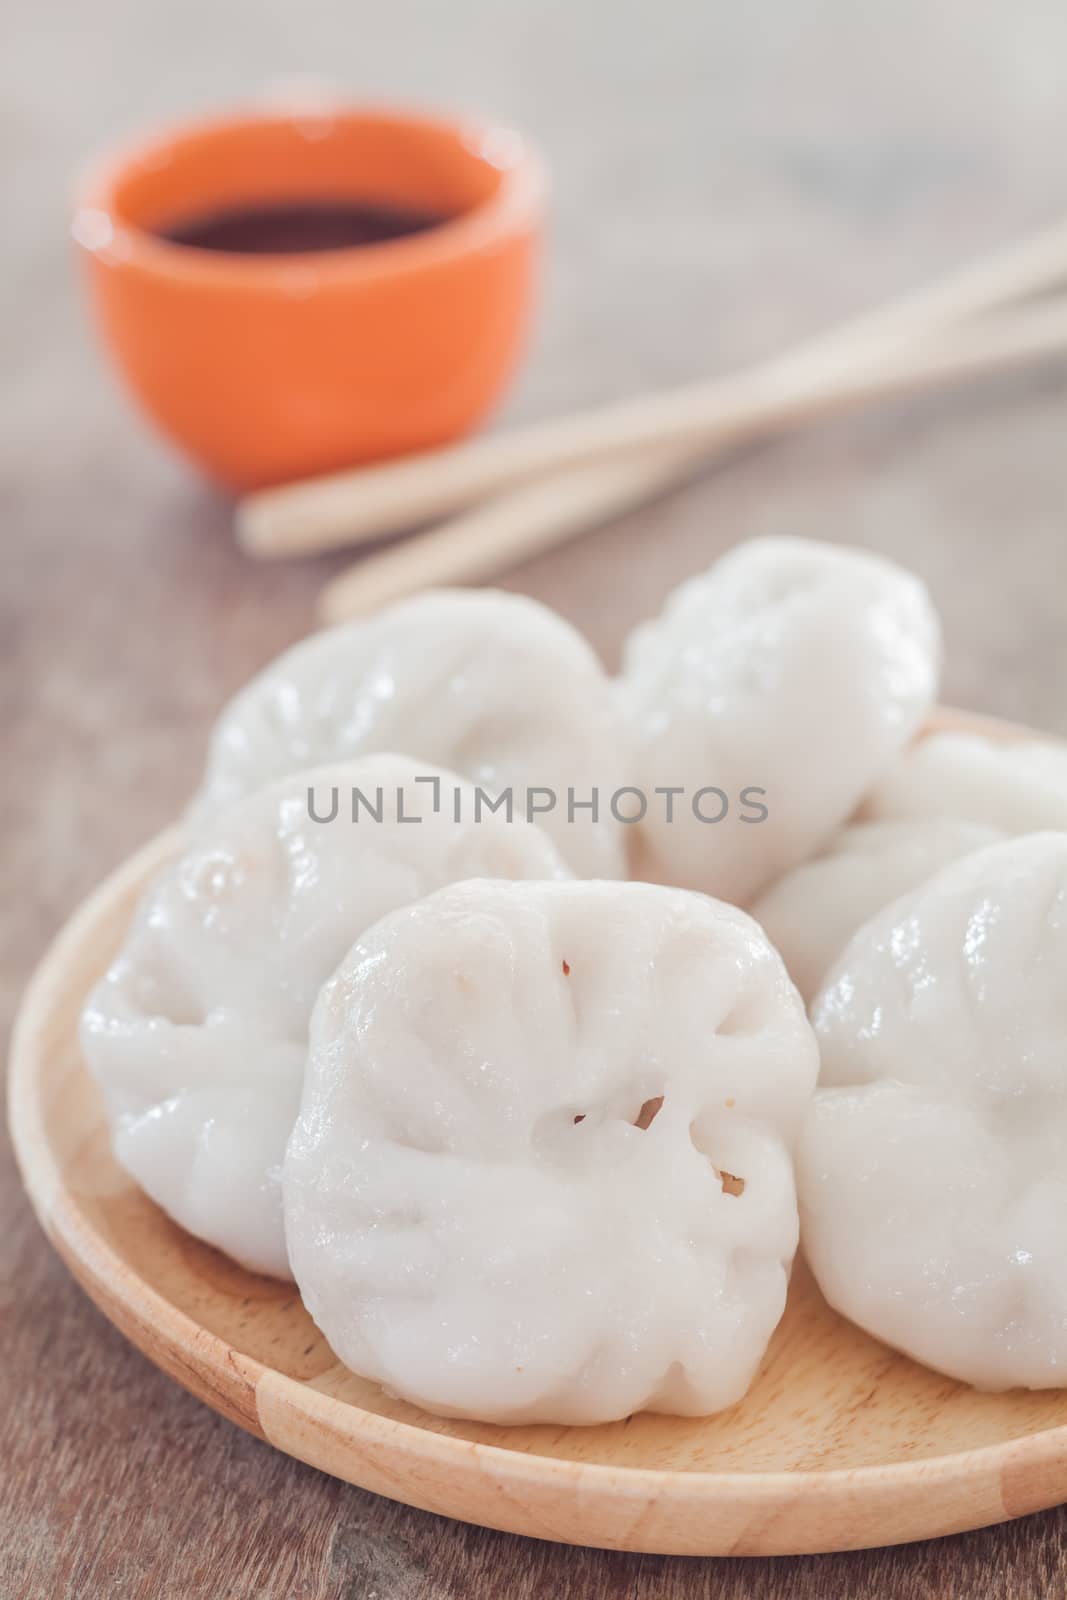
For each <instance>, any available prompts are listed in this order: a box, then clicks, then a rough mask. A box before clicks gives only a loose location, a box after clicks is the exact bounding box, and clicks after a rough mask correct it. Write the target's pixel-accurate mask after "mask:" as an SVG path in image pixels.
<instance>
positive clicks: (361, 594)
mask: <svg viewBox="0 0 1067 1600" xmlns="http://www.w3.org/2000/svg"><path fill="white" fill-rule="evenodd" d="M1057 355H1058V356H1062V355H1067V305H1063V304H1058V303H1054V304H1051V305H1047V306H1046V305H1042V306H1037V307H1034V308H1032V309H1025V310H1018V311H1015V312H1011V313H1007V312H1005V313H1003V314H1002V315H1001V316H999V317H996V318H991V319H989V320H988V321H987V322H985V323H980V324H978V325H976V326H975V327H973V328H967V329H960V330H957V331H956V332H954V333H951V334H946V335H939V336H935V337H934V338H933V339H932V340H931V341H929V342H928V343H926V344H923V345H918V346H914V345H903V346H898V347H896V348H895V349H892V350H890V351H888V352H886V353H885V354H884V355H883V356H882V357H881V359H880V360H879V361H878V362H877V363H876V362H873V361H871V360H870V359H867V358H864V359H861V360H859V361H854V362H853V363H852V364H845V365H842V366H840V367H828V368H826V369H825V370H824V371H822V372H818V371H809V372H808V374H807V382H806V386H805V384H804V383H803V382H801V381H799V380H798V379H797V378H794V381H793V382H792V383H783V384H782V385H781V386H780V387H778V388H777V389H776V388H774V387H773V386H769V387H768V388H766V389H765V390H763V391H762V392H761V391H759V390H758V389H757V390H753V391H751V392H750V394H749V395H747V396H746V397H745V399H744V402H743V403H738V404H736V405H735V406H733V407H732V408H731V409H730V410H729V412H728V413H724V414H723V416H722V420H721V425H720V427H719V429H718V432H717V434H716V436H715V442H716V443H717V444H719V445H726V444H733V445H737V444H739V443H741V442H743V441H750V440H753V439H755V438H757V437H761V436H765V435H767V434H769V433H772V432H776V431H778V430H780V429H781V428H783V427H785V426H786V425H787V424H790V423H795V422H798V421H802V420H807V419H810V418H813V417H817V416H827V415H830V414H832V413H833V412H835V411H840V410H843V409H846V408H847V407H849V406H852V405H855V404H857V403H859V402H862V401H871V400H876V399H881V398H884V397H888V396H891V395H900V394H906V393H918V392H920V391H922V390H925V389H931V388H937V387H940V386H941V385H944V384H950V383H954V382H960V381H961V380H962V379H965V378H972V377H976V376H979V375H981V374H984V373H990V372H995V371H999V370H1001V369H1005V368H1008V367H1011V366H1013V365H1019V364H1021V363H1023V362H1030V361H1033V360H1035V359H1043V358H1050V357H1053V356H1057ZM707 448H708V436H707V435H704V436H703V439H702V443H701V448H700V451H699V452H698V453H697V454H694V452H693V450H692V449H691V448H689V449H688V450H686V451H683V452H681V453H679V452H678V451H677V449H676V450H675V452H674V453H673V454H670V453H666V454H664V453H661V454H659V455H649V454H647V453H646V454H643V455H641V454H639V455H638V456H637V457H636V458H635V459H634V460H632V461H622V462H620V461H616V460H615V459H614V458H611V459H610V460H607V461H603V462H600V463H598V464H597V465H595V466H592V467H584V468H580V469H575V470H572V471H570V472H567V473H560V474H559V475H557V476H555V477H551V478H548V479H538V480H536V481H534V482H533V483H529V484H526V485H525V486H523V487H521V488H518V489H513V490H512V491H511V492H510V493H509V494H506V495H501V496H500V497H498V498H497V499H496V500H494V501H490V502H488V503H487V504H486V505H484V506H478V507H475V508H474V509H473V510H472V511H470V512H468V513H467V514H466V515H464V516H460V517H457V518H454V519H453V520H451V521H450V522H446V523H445V524H443V525H442V526H440V527H438V528H436V529H433V530H431V531H430V532H429V533H425V534H421V535H417V536H416V537H415V538H413V539H408V540H404V541H402V542H400V543H399V544H397V545H396V546H394V547H393V548H391V549H388V550H386V551H384V552H383V553H382V554H380V555H377V556H371V557H369V558H367V559H365V560H363V561H360V562H357V563H356V564H355V565H354V566H352V567H350V568H349V569H347V570H346V571H345V572H343V573H342V574H341V575H340V576H339V577H337V578H334V579H333V581H332V582H330V583H328V584H327V585H326V587H325V588H324V590H323V592H322V595H321V597H320V602H319V612H320V615H321V617H322V618H323V620H324V621H327V622H339V621H342V620H344V619H345V618H347V617H352V616H357V615H362V614H364V613H366V612H368V611H373V610H375V609H376V608H377V607H379V606H381V605H384V604H386V603H388V602H389V601H391V600H396V599H398V598H400V597H401V596H402V595H405V594H408V593H410V592H411V591H412V590H414V589H417V588H425V587H428V586H433V585H442V584H464V583H477V582H480V581H483V580H484V579H486V578H489V577H492V576H493V575H494V574H495V573H497V572H500V571H502V570H504V569H505V568H506V567H508V566H513V565H517V564H518V563H519V562H520V561H523V560H526V559H528V558H529V557H530V556H532V555H535V554H538V553H539V552H541V551H543V550H546V549H549V548H551V547H552V546H554V545H557V544H560V543H563V542H564V541H565V540H566V539H568V538H571V537H573V536H575V535H576V534H578V533H580V532H583V531H584V530H585V529H586V528H588V527H591V526H594V525H596V524H597V523H599V522H602V521H604V520H605V519H606V518H608V517H610V516H613V515H617V514H619V513H621V512H623V511H625V510H629V509H631V508H632V507H633V506H634V505H636V504H639V503H640V501H641V500H643V499H647V498H650V497H651V496H652V495H654V494H657V493H660V492H662V491H664V490H665V489H667V488H668V487H669V486H670V485H671V484H672V483H673V482H675V481H676V480H677V478H678V477H679V475H680V474H681V473H683V472H684V471H685V470H686V469H687V468H688V469H692V468H693V467H695V465H696V464H697V461H698V459H700V458H702V457H703V456H704V455H706V453H707Z"/></svg>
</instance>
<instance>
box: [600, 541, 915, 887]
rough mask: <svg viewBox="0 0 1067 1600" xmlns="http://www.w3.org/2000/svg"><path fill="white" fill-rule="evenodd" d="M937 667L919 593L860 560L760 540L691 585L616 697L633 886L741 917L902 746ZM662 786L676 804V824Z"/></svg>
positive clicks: (835, 824)
mask: <svg viewBox="0 0 1067 1600" xmlns="http://www.w3.org/2000/svg"><path fill="white" fill-rule="evenodd" d="M940 653H941V644H940V628H939V625H938V621H937V617H936V615H935V613H934V610H933V607H932V605H931V602H930V598H929V595H928V594H927V591H926V589H925V587H924V586H923V584H922V583H921V582H920V581H919V580H918V579H917V578H915V577H912V576H911V574H909V573H906V572H904V571H902V570H901V569H900V568H899V567H896V566H894V565H893V564H892V563H891V562H888V561H883V560H881V559H880V558H879V557H877V556H873V555H868V554H866V553H865V552H863V551H859V550H844V549H840V548H837V547H835V546H831V545H821V544H815V543H810V542H808V541H806V540H800V539H757V540H753V541H751V542H750V543H748V544H743V545H740V546H738V547H737V548H736V549H734V550H732V551H730V552H729V553H728V554H727V555H726V556H724V557H723V558H722V560H720V561H718V562H716V563H715V565H714V566H713V567H712V568H711V569H710V570H709V571H708V572H707V573H705V574H704V575H703V576H702V577H698V578H693V579H691V580H690V581H689V582H688V583H685V584H683V585H682V587H681V588H680V589H677V590H675V592H674V594H673V595H671V597H670V598H669V599H668V601H667V604H666V607H665V608H664V611H663V613H662V615H661V616H660V617H659V618H657V619H656V620H655V621H653V622H647V623H645V624H644V625H643V626H642V627H640V628H638V629H637V630H636V631H635V632H634V633H633V634H632V635H631V637H630V639H629V641H628V644H627V647H626V651H625V659H624V666H623V672H622V677H621V681H620V689H619V693H620V699H621V703H622V706H623V708H624V714H625V716H626V719H627V723H628V725H629V727H630V730H631V737H632V739H633V741H634V742H635V743H636V761H635V764H634V773H635V775H634V777H633V780H632V781H633V783H634V784H635V785H637V786H638V787H639V788H641V789H642V790H643V791H644V793H645V795H646V796H647V797H648V800H649V805H648V811H647V814H646V816H645V818H644V820H643V821H642V822H641V823H640V824H639V826H638V827H637V829H636V834H637V843H638V850H637V855H636V862H635V866H636V872H637V874H638V875H640V876H644V877H651V878H655V879H657V880H659V881H662V882H669V883H677V884H684V885H688V886H690V887H693V888H699V889H703V890H705V891H706V892H707V893H709V894H715V895H720V896H721V897H722V898H723V899H726V900H732V901H735V902H737V903H739V904H748V903H749V902H750V901H751V900H752V899H753V898H754V897H755V896H756V895H757V894H758V893H759V892H760V890H761V889H763V888H764V887H766V885H768V884H769V883H772V882H773V881H774V880H775V879H776V878H779V877H781V875H782V874H783V873H784V872H786V871H788V870H789V868H790V867H793V866H796V865H797V864H798V863H799V862H800V861H803V860H805V859H806V858H807V857H808V856H810V855H811V854H812V852H813V851H815V850H816V849H818V848H819V846H820V845H821V844H823V843H824V842H825V841H826V840H827V839H828V838H829V837H830V836H831V835H832V834H833V833H834V831H835V830H836V829H837V828H839V827H840V826H841V824H842V823H843V822H844V821H845V820H846V819H847V818H848V817H849V815H850V814H851V812H852V811H853V809H854V808H855V806H856V804H857V803H858V801H859V800H860V798H861V796H862V795H863V793H864V792H865V791H866V790H867V789H868V788H870V786H871V784H872V783H873V782H874V780H875V779H876V778H877V777H878V776H879V775H880V774H881V773H882V772H883V771H884V770H885V768H886V767H888V766H889V765H890V763H891V762H892V760H893V758H894V757H895V756H896V755H897V753H898V752H899V751H900V750H901V749H902V748H903V747H904V746H905V745H906V744H907V743H908V741H909V740H910V739H911V738H912V736H913V735H914V733H915V732H916V730H917V729H918V727H919V725H920V724H921V723H922V721H923V719H924V717H925V716H926V714H927V712H928V711H929V709H930V706H931V704H932V703H933V700H934V697H935V695H936V692H937V685H938V674H939V667H940ZM667 786H673V787H676V788H681V789H684V791H685V792H684V794H682V795H679V796H676V797H674V800H673V806H672V809H673V820H672V821H669V822H668V821H667V820H666V815H667V806H668V804H670V803H671V802H669V801H668V800H667V799H666V798H665V797H662V795H661V796H659V797H657V796H655V794H654V791H655V790H656V789H657V787H659V788H660V789H661V790H662V789H663V788H664V787H667ZM714 791H718V792H717V793H716V792H714ZM701 792H703V797H702V798H699V799H698V798H696V797H697V796H699V795H701ZM720 796H721V798H720ZM724 802H725V806H724ZM761 807H762V808H765V812H766V814H765V817H764V818H763V820H759V816H760V808H761ZM724 809H725V814H723V812H724ZM695 811H697V812H699V815H700V816H701V817H702V818H704V819H707V820H702V821H701V820H697V816H696V815H695V814H694V812H695ZM719 817H721V820H715V819H716V818H719Z"/></svg>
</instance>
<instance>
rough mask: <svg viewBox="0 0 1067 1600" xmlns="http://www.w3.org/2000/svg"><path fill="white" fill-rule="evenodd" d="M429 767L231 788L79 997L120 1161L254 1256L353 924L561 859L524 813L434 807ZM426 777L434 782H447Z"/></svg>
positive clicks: (277, 1226) (265, 1266) (264, 1257)
mask: <svg viewBox="0 0 1067 1600" xmlns="http://www.w3.org/2000/svg"><path fill="white" fill-rule="evenodd" d="M427 771H430V772H433V771H435V769H427V768H425V767H424V766H422V765H421V764H416V763H414V762H411V761H409V760H407V759H406V758H402V757H397V756H373V757H368V758H366V759H365V760H363V761H358V762H351V763H338V764H336V765H334V766H331V767H326V768H319V769H316V770H314V771H312V772H308V773H303V774H298V775H294V776H292V777H290V778H286V779H283V780H282V781H281V782H280V783H277V784H275V785H273V786H271V787H269V788H267V789H265V790H262V791H260V792H259V793H257V794H255V795H251V796H249V797H247V798H246V799H244V800H240V801H238V802H237V803H236V805H234V806H233V807H231V808H230V809H229V810H228V811H227V812H226V813H224V815H222V816H221V817H219V818H217V819H215V820H214V821H212V822H211V823H209V824H205V826H204V828H203V829H202V830H201V831H200V833H199V834H198V835H197V837H196V838H195V839H193V840H191V841H189V842H188V843H187V844H186V845H185V847H184V848H183V850H182V852H181V854H180V856H179V857H178V858H177V859H176V860H175V861H174V862H173V863H171V864H170V865H168V866H167V867H165V868H164V869H163V871H162V872H161V873H160V874H159V876H158V877H157V878H156V880H155V881H154V883H153V884H152V885H151V886H150V887H149V889H148V890H147V891H146V893H145V896H144V898H143V900H142V902H141V904H140V907H139V909H138V911H137V913H136V916H135V918H134V921H133V924H132V926H131V928H130V930H129V933H128V934H127V937H126V940H125V942H124V944H123V947H122V949H121V950H120V952H119V954H118V956H117V957H116V959H115V961H114V962H113V963H112V965H111V968H110V969H109V971H108V973H107V975H106V976H105V977H104V979H103V980H102V981H101V982H100V983H99V984H98V986H97V987H96V989H95V990H94V991H93V993H92V995H91V996H90V998H89V1000H88V1002H87V1005H86V1008H85V1011H84V1014H83V1019H82V1029H81V1038H82V1046H83V1049H84V1053H85V1057H86V1060H87V1062H88V1064H89V1066H90V1068H91V1070H92V1072H93V1074H94V1076H95V1077H96V1079H97V1081H98V1082H99V1084H100V1085H101V1087H102V1089H103V1091H104V1095H105V1098H106V1102H107V1109H108V1115H109V1119H110V1123H111V1132H112V1143H113V1148H114V1152H115V1155H116V1157H117V1159H118V1161H119V1162H120V1164H121V1165H122V1166H123V1167H125V1169H126V1170H127V1171H128V1172H129V1173H130V1174H131V1176H132V1177H133V1178H135V1179H136V1181H137V1182H138V1183H139V1184H140V1185H141V1187H142V1188H143V1189H144V1190H145V1191H146V1192H147V1193H148V1194H149V1195H150V1196H151V1197H152V1199H153V1200H155V1201H156V1202H157V1203H158V1204H159V1205H160V1206H162V1207H163V1209H164V1210H165V1211H167V1212H168V1213H169V1215H170V1216H171V1217H173V1218H174V1220H175V1221H176V1222H179V1223H181V1225H182V1226H183V1227H185V1228H187V1229H188V1230H189V1232H191V1233H194V1234H196V1235H197V1236H198V1237H199V1238H201V1239H206V1240H207V1241H208V1243H210V1244H213V1245H217V1246H218V1247H219V1249H221V1250H224V1251H226V1253H227V1254H228V1255H230V1256H233V1257H234V1259H235V1260H237V1261H239V1262H241V1263H242V1264H243V1265H245V1266H247V1267H250V1268H252V1269H253V1270H254V1271H257V1272H264V1273H271V1274H273V1275H274V1276H276V1277H288V1276H289V1275H290V1274H289V1264H288V1257H287V1255H286V1250H285V1237H284V1228H283V1223H282V1211H281V1188H280V1183H281V1165H282V1160H283V1157H284V1154H285V1142H286V1139H287V1138H288V1136H289V1132H290V1129H291V1128H292V1125H293V1121H294V1118H295V1116H296V1112H297V1108H298V1105H299V1100H300V1085H301V1080H302V1077H303V1070H304V1061H305V1057H306V1052H307V1028H308V1020H309V1018H310V1016H311V1010H312V1006H313V1004H314V1002H315V998H316V996H317V994H318V991H319V988H320V987H321V985H322V984H323V983H324V982H325V980H326V979H327V978H328V977H329V976H330V974H331V973H332V972H333V970H334V968H335V967H336V966H337V964H338V962H339V961H340V960H341V958H342V957H343V956H344V955H345V953H346V951H347V950H348V949H349V947H350V945H351V944H352V942H353V940H354V939H355V938H356V937H357V935H358V934H360V933H361V932H362V931H363V929H364V928H365V927H367V926H368V925H370V924H371V923H373V922H375V921H377V919H378V918H379V917H380V916H382V915H383V914H384V913H385V912H387V911H391V910H393V909H394V908H395V907H396V906H401V905H405V904H407V903H408V902H409V901H411V900H414V899H417V898H418V897H419V896H420V895H422V894H426V893H428V892H429V891H430V890H432V889H437V888H440V887H441V886H442V885H443V884H446V883H450V882H452V881H453V880H454V879H456V878H463V877H469V876H471V875H472V874H499V875H501V876H504V877H519V876H524V875H525V876H528V877H533V878H541V877H552V876H553V875H557V874H558V875H565V868H564V867H563V864H562V862H561V860H560V858H559V856H558V854H557V852H556V850H555V848H554V846H553V845H552V843H551V841H550V840H549V839H548V838H547V836H545V835H543V834H542V833H541V831H540V829H538V828H536V827H529V826H527V825H526V824H524V823H515V824H513V825H509V824H507V823H506V822H505V821H504V820H503V818H499V819H497V818H493V817H489V818H483V820H482V821H481V822H479V823H477V824H475V823H473V822H468V823H467V824H466V825H464V826H457V825H456V824H455V823H454V822H453V820H452V817H451V814H450V813H447V812H445V811H443V810H442V811H440V812H438V813H435V812H434V811H433V805H434V794H433V789H432V787H431V786H429V785H427V784H422V783H417V782H415V781H414V779H415V774H420V775H421V774H423V773H425V772H427ZM437 776H438V777H439V778H440V779H441V782H442V785H443V786H445V787H446V788H447V792H448V794H449V795H451V793H452V790H453V787H454V786H455V785H458V784H459V783H460V780H459V779H457V778H456V777H455V775H454V774H452V773H446V772H443V771H440V769H437ZM309 786H310V787H312V788H313V790H314V795H315V814H316V815H317V816H319V817H323V818H325V817H328V816H329V815H330V811H331V801H332V796H333V791H334V789H336V790H337V793H338V802H339V805H338V814H337V817H336V818H335V819H334V820H333V821H329V822H327V821H321V822H314V821H312V820H311V817H310V813H309V805H308V788H309ZM353 786H356V787H358V788H359V789H360V791H361V793H363V794H364V795H365V796H366V797H367V798H368V800H369V801H370V802H371V804H375V803H376V801H377V790H378V788H379V787H381V790H382V797H381V815H382V821H381V823H375V822H371V821H369V820H368V815H369V814H368V813H367V812H366V811H365V810H361V811H360V820H359V821H358V822H356V823H353V822H352V821H351V805H350V796H351V790H352V787H353ZM398 789H399V791H400V793H401V795H402V801H401V802H400V803H399V809H398V800H397V793H398ZM469 798H470V796H469V792H468V799H469ZM399 815H403V816H404V817H420V818H421V819H422V820H421V821H420V822H399V821H398V820H397V819H398V816H399Z"/></svg>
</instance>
